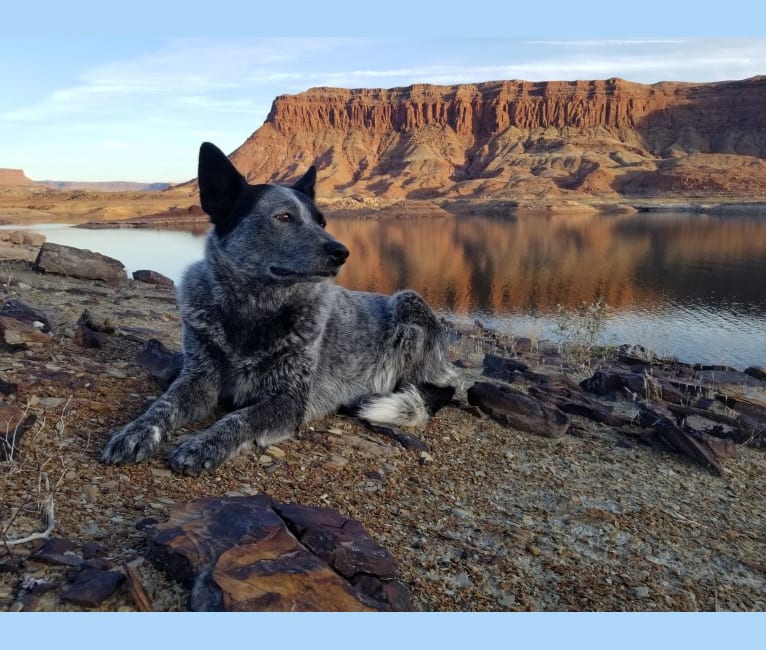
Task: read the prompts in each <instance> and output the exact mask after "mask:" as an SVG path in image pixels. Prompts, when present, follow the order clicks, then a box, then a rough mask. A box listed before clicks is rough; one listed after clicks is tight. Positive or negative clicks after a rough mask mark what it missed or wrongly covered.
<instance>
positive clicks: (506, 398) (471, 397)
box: [467, 381, 569, 438]
mask: <svg viewBox="0 0 766 650" xmlns="http://www.w3.org/2000/svg"><path fill="white" fill-rule="evenodd" d="M467 396H468V403H469V404H471V405H472V406H476V407H478V408H479V409H481V410H482V411H484V413H486V414H487V415H489V416H490V417H491V418H492V419H493V420H496V421H497V422H499V423H500V424H503V425H505V426H509V427H513V428H514V429H519V430H520V431H526V432H529V433H535V434H538V435H542V436H546V437H548V438H558V437H559V436H562V435H564V434H565V433H566V432H567V430H568V429H569V418H568V417H567V416H566V415H565V414H564V413H563V412H562V411H561V410H560V409H558V408H557V407H555V406H551V405H550V404H546V403H544V402H541V401H540V400H537V399H534V398H532V397H529V396H528V395H525V394H524V393H520V392H519V391H515V390H513V389H512V388H510V387H508V386H503V385H498V384H491V383H489V382H481V381H480V382H476V383H475V384H474V385H473V386H471V387H470V388H469V389H468V394H467Z"/></svg>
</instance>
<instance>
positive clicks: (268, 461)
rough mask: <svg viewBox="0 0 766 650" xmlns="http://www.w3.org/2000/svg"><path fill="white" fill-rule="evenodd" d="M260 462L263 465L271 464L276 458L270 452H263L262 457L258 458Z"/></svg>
mask: <svg viewBox="0 0 766 650" xmlns="http://www.w3.org/2000/svg"><path fill="white" fill-rule="evenodd" d="M258 462H259V463H260V464H261V465H271V463H273V462H274V459H273V458H272V457H271V456H269V455H268V454H263V455H262V456H261V457H260V458H258Z"/></svg>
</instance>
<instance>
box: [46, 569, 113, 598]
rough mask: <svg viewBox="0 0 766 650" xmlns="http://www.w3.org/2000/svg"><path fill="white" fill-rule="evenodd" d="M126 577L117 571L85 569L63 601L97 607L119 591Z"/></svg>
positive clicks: (63, 596) (63, 594)
mask: <svg viewBox="0 0 766 650" xmlns="http://www.w3.org/2000/svg"><path fill="white" fill-rule="evenodd" d="M124 581H125V576H124V575H122V574H121V573H117V572H115V571H104V570H102V569H84V570H83V571H81V572H80V574H79V575H78V576H77V577H76V578H75V579H74V583H73V584H72V586H71V587H69V588H68V589H67V590H66V591H64V593H62V594H61V599H62V600H66V601H69V602H72V603H76V604H78V605H84V606H86V607H95V606H97V605H100V604H101V603H102V602H104V601H105V600H106V599H107V598H109V597H110V596H111V595H112V594H114V592H116V591H117V589H119V587H120V585H121V584H122V583H123V582H124Z"/></svg>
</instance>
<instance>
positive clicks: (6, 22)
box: [0, 0, 766, 38]
mask: <svg viewBox="0 0 766 650" xmlns="http://www.w3.org/2000/svg"><path fill="white" fill-rule="evenodd" d="M1 18H2V19H1V21H0V34H6V35H15V36H41V35H59V36H62V35H63V36H66V35H71V36H77V35H81V36H82V35H112V36H115V37H120V38H130V37H131V35H139V34H140V35H142V36H209V37H212V36H227V35H228V36H412V37H418V36H423V37H427V36H450V37H467V36H474V37H482V36H492V37H504V38H557V37H573V36H579V37H582V36H589V37H601V38H614V37H627V36H634V37H644V36H655V37H656V36H700V37H703V36H710V37H714V36H718V37H724V36H726V37H744V36H751V37H753V36H766V8H765V7H764V3H762V2H753V1H752V0H749V1H745V0H728V1H727V2H725V3H721V2H715V3H713V2H702V1H700V2H694V3H691V2H683V1H679V2H673V1H669V0H641V1H640V2H625V3H622V2H618V1H617V0H598V1H590V2H571V1H570V0H566V1H565V0H555V1H548V2H512V1H510V0H494V1H487V2H483V3H476V2H465V1H464V0H463V1H460V2H457V1H453V0H445V1H442V2H428V1H427V0H422V1H421V2H413V1H412V0H385V1H383V2H364V1H363V0H331V1H325V2H316V1H314V2H306V1H305V0H291V1H290V2H289V3H281V2H258V1H257V0H246V1H245V0H215V1H208V2H205V3H201V2H196V1H194V0H189V1H186V2H181V1H179V0H172V1H168V2H162V1H156V0H154V1H149V0H131V2H125V3H111V2H103V1H99V2H94V1H88V0H67V1H66V2H60V1H58V0H56V1H53V0H45V1H41V2H29V3H25V2H7V3H4V6H3V10H2V17H1Z"/></svg>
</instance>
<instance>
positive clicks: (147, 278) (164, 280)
mask: <svg viewBox="0 0 766 650" xmlns="http://www.w3.org/2000/svg"><path fill="white" fill-rule="evenodd" d="M133 279H134V280H138V281H139V282H144V283H146V284H157V285H160V286H162V287H173V286H175V283H174V282H173V280H171V279H170V278H169V277H168V276H166V275H162V273H158V272H157V271H150V270H145V269H142V270H140V271H133Z"/></svg>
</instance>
